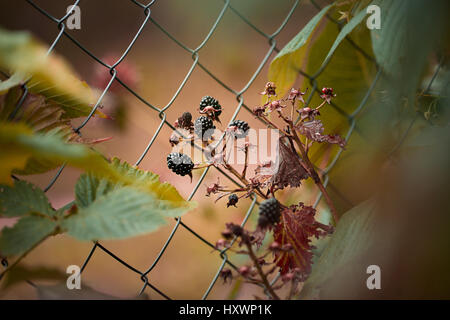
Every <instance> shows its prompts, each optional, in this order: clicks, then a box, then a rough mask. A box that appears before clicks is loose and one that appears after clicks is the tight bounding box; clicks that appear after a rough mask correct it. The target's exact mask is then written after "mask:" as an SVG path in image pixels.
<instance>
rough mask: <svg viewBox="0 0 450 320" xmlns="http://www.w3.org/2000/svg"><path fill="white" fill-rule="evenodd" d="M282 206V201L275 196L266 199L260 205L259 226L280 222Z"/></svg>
mask: <svg viewBox="0 0 450 320" xmlns="http://www.w3.org/2000/svg"><path fill="white" fill-rule="evenodd" d="M280 218H281V208H280V203H279V202H278V200H277V199H275V198H269V199H267V200H264V201H263V202H261V204H260V205H259V218H258V226H260V227H262V228H266V227H268V226H273V225H275V224H277V223H278V222H280Z"/></svg>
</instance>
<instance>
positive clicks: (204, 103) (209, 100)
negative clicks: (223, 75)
mask: <svg viewBox="0 0 450 320" xmlns="http://www.w3.org/2000/svg"><path fill="white" fill-rule="evenodd" d="M206 107H213V109H214V110H213V116H214V118H217V117H218V116H220V114H221V113H222V106H221V105H220V103H219V101H218V100H216V99H214V98H213V97H211V96H204V97H203V98H202V100H201V101H200V112H202V111H203V109H205V108H206Z"/></svg>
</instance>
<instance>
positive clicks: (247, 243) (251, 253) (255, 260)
mask: <svg viewBox="0 0 450 320" xmlns="http://www.w3.org/2000/svg"><path fill="white" fill-rule="evenodd" d="M242 240H244V243H245V246H246V247H247V250H248V255H249V257H250V259H252V261H253V264H254V265H255V268H256V270H257V271H258V274H259V276H260V277H261V281H262V283H263V284H264V287H265V288H266V290H267V291H268V292H269V293H270V295H271V296H272V298H273V299H274V300H280V297H279V296H278V295H277V294H276V293H275V291H274V290H273V288H272V286H271V285H270V283H269V281H268V280H267V276H266V275H265V273H264V271H263V270H262V268H261V266H260V264H259V262H258V258H257V257H256V255H255V252H254V251H253V248H252V245H251V243H250V240H249V239H248V238H247V237H243V239H242Z"/></svg>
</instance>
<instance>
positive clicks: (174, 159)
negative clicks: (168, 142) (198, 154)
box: [167, 152, 194, 176]
mask: <svg viewBox="0 0 450 320" xmlns="http://www.w3.org/2000/svg"><path fill="white" fill-rule="evenodd" d="M167 166H168V167H169V169H171V170H172V171H173V172H175V173H176V174H177V175H180V176H185V175H187V174H190V173H191V172H192V169H193V168H194V163H193V162H192V160H191V158H189V157H188V156H187V155H185V154H183V153H178V152H172V153H171V154H169V155H168V156H167Z"/></svg>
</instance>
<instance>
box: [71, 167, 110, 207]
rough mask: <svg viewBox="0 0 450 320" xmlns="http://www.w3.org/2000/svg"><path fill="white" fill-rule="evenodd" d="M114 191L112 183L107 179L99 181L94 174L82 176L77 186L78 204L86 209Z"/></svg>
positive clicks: (76, 198)
mask: <svg viewBox="0 0 450 320" xmlns="http://www.w3.org/2000/svg"><path fill="white" fill-rule="evenodd" d="M112 189H113V187H112V183H111V182H110V181H108V180H107V179H98V178H97V177H95V176H94V175H93V174H82V175H81V176H80V178H79V179H78V181H77V184H76V185H75V200H76V204H77V205H78V207H80V208H85V207H87V206H89V205H90V204H91V203H92V202H94V200H95V199H97V198H98V197H100V196H102V195H104V194H106V193H108V192H109V191H111V190H112Z"/></svg>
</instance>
